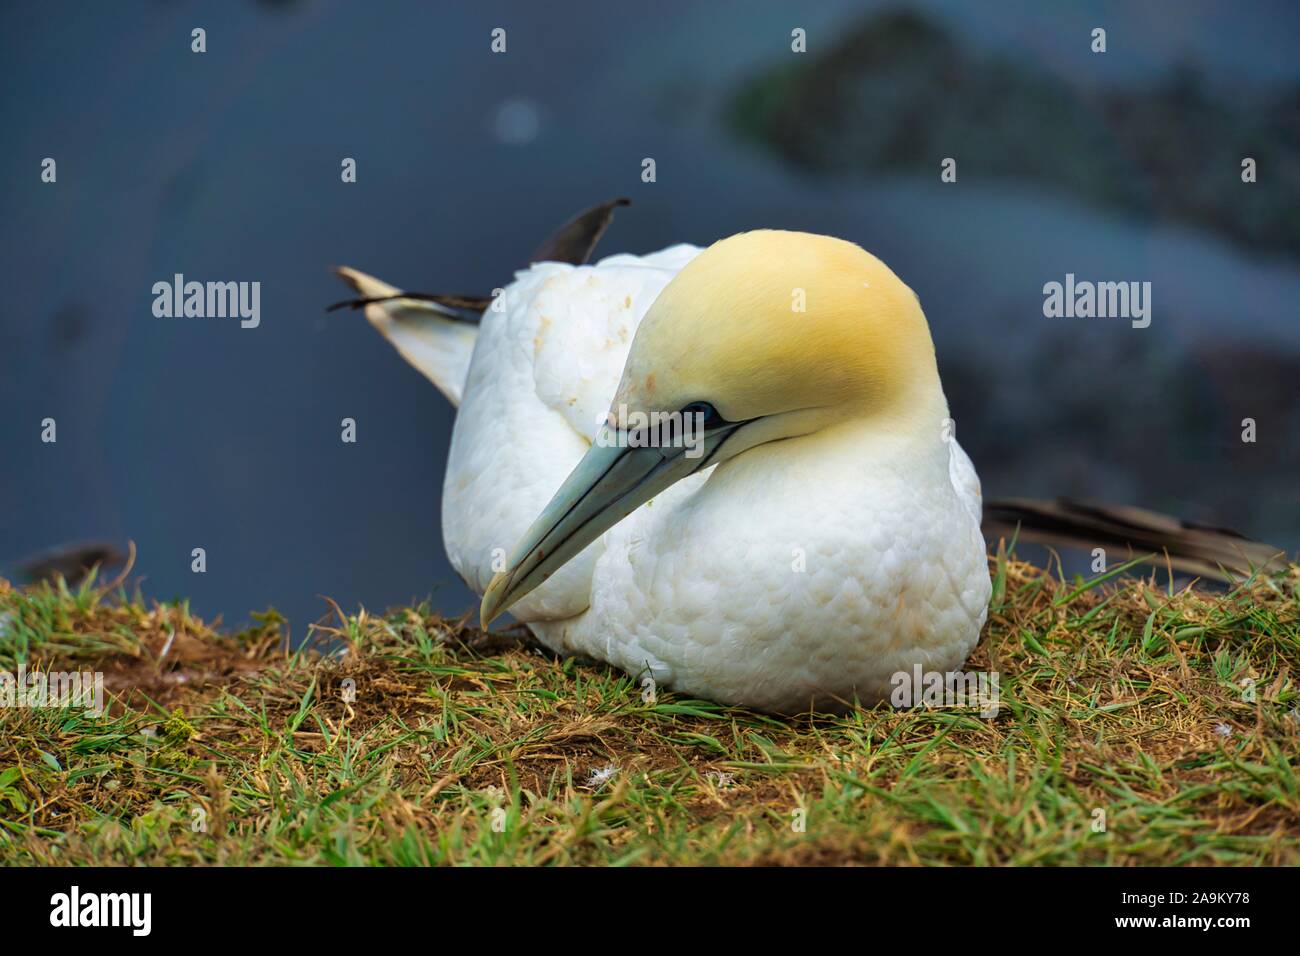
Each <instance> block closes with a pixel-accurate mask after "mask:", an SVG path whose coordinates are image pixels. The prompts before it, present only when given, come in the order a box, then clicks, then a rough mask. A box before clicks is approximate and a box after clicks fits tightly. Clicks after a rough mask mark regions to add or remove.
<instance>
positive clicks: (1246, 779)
mask: <svg viewBox="0 0 1300 956" xmlns="http://www.w3.org/2000/svg"><path fill="white" fill-rule="evenodd" d="M991 561H992V571H993V575H994V580H995V598H994V602H993V610H992V611H991V612H990V620H989V624H988V626H987V628H986V630H985V633H984V636H983V638H982V639H981V642H980V645H979V647H978V648H977V650H976V652H975V654H974V656H973V658H972V660H971V661H970V662H969V664H968V665H967V667H966V669H967V670H968V671H993V672H996V673H997V674H998V675H999V680H1000V687H999V689H1000V697H1001V701H1000V702H1001V707H1000V710H999V712H998V714H997V716H996V717H994V718H991V719H989V718H984V717H981V716H980V715H979V713H978V712H976V711H975V710H973V709H942V708H925V707H920V708H916V709H910V710H895V709H893V708H890V707H888V706H879V707H874V708H858V709H855V710H853V711H851V712H849V713H847V714H845V715H842V716H836V717H828V716H811V715H809V716H803V717H799V718H795V719H778V718H774V717H772V716H769V715H766V714H759V713H754V712H751V711H747V710H743V709H737V708H727V707H721V706H718V705H716V704H713V703H710V702H707V701H699V700H686V699H682V698H678V697H675V696H672V695H670V694H661V695H660V696H659V697H658V698H657V699H651V698H643V694H642V689H641V687H640V686H639V685H637V684H636V683H635V682H634V681H633V680H632V679H630V678H629V677H627V676H626V675H624V674H621V673H619V672H617V671H615V670H613V669H610V668H608V667H605V666H603V665H599V664H593V663H586V662H579V661H573V660H569V661H560V660H556V659H554V658H552V657H550V656H547V655H545V654H542V653H540V652H539V651H538V650H537V649H536V648H535V647H532V646H530V645H529V644H528V642H527V641H526V640H523V639H520V635H519V634H518V633H517V632H516V633H514V634H507V635H506V636H504V637H503V636H501V635H484V634H482V633H481V632H479V631H477V630H476V629H474V628H473V627H471V626H470V625H469V624H468V622H467V620H448V619H446V618H443V617H439V616H437V615H435V614H433V613H431V612H430V610H429V609H428V607H424V606H421V607H415V608H403V609H398V610H395V611H392V612H390V613H388V614H385V615H372V614H370V613H368V612H366V611H365V610H361V611H359V612H358V613H356V614H350V615H349V614H344V613H343V612H341V611H340V612H339V613H338V617H337V622H336V624H334V625H317V626H316V627H315V628H314V629H313V630H314V632H315V633H314V635H313V636H314V637H316V638H317V639H318V640H317V642H316V643H317V645H318V646H325V647H328V646H336V647H337V648H338V649H337V650H335V651H331V652H329V653H324V654H322V653H318V652H299V653H290V652H288V651H287V650H286V648H287V646H288V643H289V642H288V634H287V629H286V623H285V622H284V620H283V619H282V618H280V617H279V615H276V614H275V613H274V612H268V613H266V614H264V615H261V616H259V618H258V619H257V620H258V625H257V626H256V627H255V628H253V629H252V630H250V631H247V632H244V633H241V634H237V635H222V634H219V633H217V632H216V631H215V630H214V629H213V628H212V627H210V626H209V625H207V624H205V623H204V622H203V621H201V620H200V619H198V618H197V617H195V616H194V615H192V614H191V613H190V612H189V610H188V608H187V607H186V606H185V605H184V604H153V605H149V606H146V604H145V602H144V601H143V600H142V599H141V598H140V597H139V595H134V596H129V595H127V594H126V593H125V592H124V591H122V590H121V589H116V590H114V589H112V588H110V587H108V586H101V585H99V584H97V583H96V582H95V581H94V580H93V579H92V580H91V581H90V582H88V583H87V584H85V585H83V586H81V587H79V588H76V589H70V588H69V587H67V585H65V584H63V583H59V584H56V585H49V584H42V585H37V586H34V587H30V588H23V589H19V588H15V587H13V586H11V585H9V584H7V583H6V582H3V581H0V670H6V671H9V672H14V671H16V669H17V668H18V667H20V666H21V667H23V668H25V669H26V670H27V671H28V672H31V671H34V670H53V671H58V670H71V669H78V670H81V669H91V670H99V671H102V672H103V673H104V674H105V682H106V684H107V686H108V688H109V690H110V692H111V698H112V705H111V707H109V709H108V710H107V711H106V712H105V713H103V714H101V715H99V716H94V715H88V714H86V713H84V712H83V711H78V710H58V709H50V708H42V709H26V708H4V707H0V862H4V863H8V864H33V863H37V864H137V863H145V864H203V863H218V864H332V865H352V864H391V865H425V864H460V863H474V864H502V863H509V864H609V865H627V864H783V865H798V864H842V863H867V864H905V865H906V864H998V865H1005V864H1187V863H1193V864H1242V863H1259V864H1286V863H1296V862H1300V785H1298V784H1297V772H1296V767H1295V765H1294V756H1293V755H1294V754H1295V753H1296V748H1297V743H1300V706H1298V705H1300V694H1298V693H1297V688H1296V684H1295V678H1294V676H1293V675H1295V674H1296V673H1297V672H1300V598H1298V596H1297V584H1298V582H1300V568H1296V567H1292V568H1290V570H1289V572H1287V573H1283V574H1277V575H1272V576H1257V577H1255V578H1253V579H1251V580H1249V581H1246V582H1243V583H1241V584H1239V585H1238V586H1236V587H1234V588H1232V589H1230V590H1228V591H1226V592H1225V591H1207V590H1200V589H1196V588H1190V587H1189V588H1186V589H1183V590H1178V591H1176V592H1171V590H1170V589H1169V588H1168V587H1159V586H1157V584H1156V581H1155V579H1154V578H1151V579H1133V578H1126V577H1120V576H1114V575H1111V574H1108V575H1105V576H1103V578H1099V579H1096V580H1092V581H1082V580H1073V581H1063V580H1060V579H1059V578H1057V577H1054V576H1053V575H1052V574H1050V573H1048V572H1046V571H1043V570H1041V569H1037V568H1035V567H1032V566H1030V565H1028V564H1025V563H1022V562H1019V561H1017V560H1015V558H1014V557H1011V556H1008V555H1007V554H1006V553H1005V552H1004V551H1000V552H999V554H998V555H997V556H995V557H994V558H992V559H991ZM1103 822H1104V827H1103V826H1102V823H1103Z"/></svg>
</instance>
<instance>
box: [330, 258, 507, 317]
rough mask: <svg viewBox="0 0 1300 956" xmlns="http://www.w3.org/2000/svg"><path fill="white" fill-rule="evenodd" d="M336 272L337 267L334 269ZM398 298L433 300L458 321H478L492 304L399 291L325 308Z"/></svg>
mask: <svg viewBox="0 0 1300 956" xmlns="http://www.w3.org/2000/svg"><path fill="white" fill-rule="evenodd" d="M334 271H335V272H336V273H337V272H338V270H337V269H335V270H334ZM397 299H411V300H413V301H416V302H432V303H434V304H435V305H438V306H441V307H442V308H441V309H440V310H439V311H441V312H442V313H443V314H444V315H446V316H447V318H449V319H455V320H456V321H458V322H471V323H474V322H478V320H479V319H481V318H482V317H483V310H484V309H486V308H487V307H488V306H489V305H491V304H492V300H491V299H487V298H484V297H482V296H477V295H437V294H435V293H432V292H399V293H397V294H396V295H380V296H373V297H370V298H363V299H344V300H343V301H342V302H335V303H334V304H333V305H330V306H327V307H326V308H325V311H326V312H336V311H338V310H339V309H361V308H365V307H366V306H368V305H371V304H373V303H375V302H393V301H396V300H397Z"/></svg>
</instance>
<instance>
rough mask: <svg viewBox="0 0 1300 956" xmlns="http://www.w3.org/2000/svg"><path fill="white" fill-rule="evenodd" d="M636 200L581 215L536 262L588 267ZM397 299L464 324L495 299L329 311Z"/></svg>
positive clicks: (418, 295)
mask: <svg viewBox="0 0 1300 956" xmlns="http://www.w3.org/2000/svg"><path fill="white" fill-rule="evenodd" d="M630 205H632V200H630V199H626V198H623V197H620V198H618V199H611V200H609V201H608V202H603V203H600V204H599V205H597V206H592V207H591V208H590V209H584V210H583V211H582V212H580V213H578V214H577V215H576V216H574V217H573V218H572V219H570V220H569V221H568V222H566V223H565V224H564V225H563V226H561V227H560V228H559V229H557V230H556V231H555V232H554V233H552V234H551V236H550V238H549V239H547V240H546V241H545V242H544V243H542V246H541V248H540V249H538V250H537V252H535V253H533V259H532V261H533V262H567V263H569V264H570V265H575V266H580V265H585V264H586V262H587V260H588V259H590V258H591V254H592V252H593V251H595V248H596V243H598V242H600V237H601V236H603V235H604V234H605V230H606V229H608V228H609V224H610V223H611V222H613V221H614V210H615V209H617V208H618V207H619V206H630ZM394 299H413V300H415V301H417V302H432V303H434V304H435V305H438V306H441V307H442V310H443V311H444V312H445V313H446V315H447V317H448V318H452V319H457V320H458V321H461V322H477V321H478V320H479V319H481V318H482V317H483V310H484V309H486V308H487V307H488V306H490V305H491V304H492V299H491V298H490V297H488V296H483V295H440V294H437V293H433V292H402V293H400V294H399V295H386V296H379V297H377V298H362V299H344V300H343V301H342V302H335V303H334V304H333V305H331V306H329V307H327V308H326V309H325V311H326V312H334V311H336V310H338V309H362V308H365V307H366V306H368V305H372V304H374V303H376V302H391V301H393V300H394Z"/></svg>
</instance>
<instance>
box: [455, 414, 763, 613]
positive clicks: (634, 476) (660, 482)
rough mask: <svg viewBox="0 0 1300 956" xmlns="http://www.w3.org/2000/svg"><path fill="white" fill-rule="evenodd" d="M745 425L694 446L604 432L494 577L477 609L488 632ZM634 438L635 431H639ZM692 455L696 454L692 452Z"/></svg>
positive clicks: (725, 426)
mask: <svg viewBox="0 0 1300 956" xmlns="http://www.w3.org/2000/svg"><path fill="white" fill-rule="evenodd" d="M741 424H744V423H732V422H723V423H721V424H719V425H716V426H713V427H709V428H702V429H701V432H702V433H701V434H700V435H699V440H698V442H697V443H696V444H694V445H686V446H681V447H639V448H638V447H629V444H635V440H634V439H633V440H629V433H628V432H620V431H618V430H616V429H614V428H611V427H610V426H609V425H605V426H604V427H602V429H601V431H600V434H599V435H597V436H596V440H595V442H593V443H592V446H591V448H590V449H588V451H587V454H586V455H584V456H583V458H582V461H580V462H578V466H577V467H576V468H574V469H573V472H572V473H571V474H570V475H569V477H568V478H566V479H565V481H564V484H563V485H561V486H560V490H559V491H557V492H556V493H555V497H554V498H552V499H551V502H550V504H548V505H547V506H546V508H545V510H543V511H542V513H541V515H540V516H539V517H538V519H537V520H536V521H534V522H533V525H532V527H531V528H529V529H528V531H527V533H525V534H524V537H523V539H522V540H521V541H520V542H519V543H518V544H517V545H516V546H515V549H514V552H513V553H512V554H511V555H510V560H509V563H508V566H507V568H506V570H505V571H502V572H500V573H498V574H497V575H496V576H495V577H493V578H492V582H491V584H489V585H488V589H487V592H486V593H485V594H484V595H483V604H482V606H481V607H480V609H479V615H480V619H481V621H482V625H483V627H485V628H486V627H487V626H488V625H489V624H491V623H492V622H493V621H494V620H496V618H497V617H499V616H500V615H501V614H503V613H505V611H506V610H508V609H509V608H510V606H511V605H512V604H514V603H515V602H516V601H518V600H519V599H520V598H522V597H523V596H524V595H525V594H527V593H528V592H529V591H531V590H533V588H535V587H537V586H538V585H539V584H541V583H542V582H544V581H545V580H546V579H547V578H548V577H550V576H551V575H552V574H554V573H555V572H556V571H558V570H559V569H560V568H561V567H563V566H564V565H565V564H566V563H567V562H568V561H569V560H570V559H571V558H572V557H574V556H575V555H576V554H578V553H579V552H580V551H582V549H583V548H585V547H586V546H587V545H589V544H590V543H591V542H592V541H594V540H596V538H598V537H600V535H602V534H604V533H605V532H606V531H607V530H609V529H610V528H612V527H613V526H614V525H616V524H618V523H619V522H620V521H622V520H623V519H624V518H626V517H627V516H628V515H630V514H631V513H632V512H633V511H635V510H636V508H637V507H638V506H639V505H641V504H643V503H644V502H646V501H648V500H649V499H651V498H653V497H654V496H655V495H657V494H659V492H661V491H663V490H664V489H665V488H667V487H669V486H670V485H672V484H674V483H676V482H678V481H681V480H682V479H683V478H685V477H686V476H687V475H690V474H692V473H694V472H696V471H699V470H700V469H701V468H704V467H706V466H707V465H708V464H710V462H711V461H712V460H713V459H714V458H715V455H716V452H717V450H718V449H719V448H720V447H721V446H722V444H723V443H724V442H725V441H726V440H727V439H728V438H730V437H731V436H732V435H733V434H734V433H735V431H736V429H737V428H739V427H740V425H741ZM633 434H635V433H633ZM687 452H690V454H688V453H687Z"/></svg>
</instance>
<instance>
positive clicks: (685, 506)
mask: <svg viewBox="0 0 1300 956" xmlns="http://www.w3.org/2000/svg"><path fill="white" fill-rule="evenodd" d="M604 221H605V222H607V221H608V215H607V214H606V216H605V218H604ZM601 228H602V229H603V225H602V227H601ZM597 235H598V233H597ZM593 244H594V238H593ZM585 258H586V256H585V254H584V255H582V256H581V257H579V261H585ZM338 271H339V274H340V275H341V276H342V277H343V278H344V279H346V280H347V281H348V282H349V283H350V284H351V285H352V286H353V287H354V288H355V289H356V290H357V292H358V293H359V294H360V295H362V296H363V297H364V298H363V299H362V300H359V301H358V302H357V303H353V304H361V305H364V307H365V314H366V316H367V318H368V319H369V321H370V322H371V323H372V324H373V325H374V326H375V327H376V328H378V329H379V331H380V332H382V333H383V334H384V335H385V336H386V337H387V338H388V339H389V340H390V341H391V342H392V343H393V344H394V345H395V346H396V347H397V348H398V350H399V351H400V352H401V353H402V355H403V356H404V357H405V358H406V359H407V360H408V361H409V362H411V364H413V365H415V366H416V367H417V368H418V369H419V370H420V371H421V372H423V373H424V374H425V375H426V376H427V377H428V378H430V379H431V380H432V381H433V382H434V384H435V385H437V387H438V388H439V389H440V390H441V391H442V393H443V394H444V395H445V396H446V397H447V398H448V399H449V400H451V401H452V402H453V404H457V405H458V406H459V412H458V413H457V416H456V422H455V426H454V430H453V433H452V440H451V451H450V455H449V457H448V461H447V473H446V480H445V482H444V485H443V498H442V517H443V534H444V543H445V546H446V549H447V554H448V557H449V558H450V561H451V564H452V566H453V567H454V568H455V569H456V570H457V572H458V573H459V574H460V575H461V577H462V578H464V580H465V581H466V583H468V585H469V586H470V587H471V588H473V589H474V590H475V592H476V593H478V594H481V595H483V604H482V611H481V613H482V618H483V622H484V624H485V625H486V624H488V623H490V622H491V621H492V620H493V619H494V618H496V617H497V616H498V615H499V614H501V613H503V612H504V611H506V610H507V609H509V610H510V611H511V612H512V613H513V614H514V616H515V617H516V618H518V619H519V620H520V621H523V622H525V623H526V624H527V626H528V627H529V628H530V629H531V631H532V632H533V633H534V634H535V635H536V636H537V638H538V639H539V640H540V641H541V642H542V643H543V644H545V645H546V646H547V647H549V648H551V649H552V650H554V651H556V652H558V653H560V654H564V655H584V656H588V657H592V658H596V659H598V660H603V661H607V662H608V663H610V664H613V665H615V666H617V667H619V668H622V669H623V670H624V671H626V672H628V673H629V674H631V675H633V676H634V677H635V678H637V679H642V680H644V679H645V678H647V677H648V678H652V679H653V680H654V681H655V682H656V684H657V685H658V686H662V687H666V688H670V689H673V690H675V691H677V692H679V693H682V694H686V695H690V696H696V697H702V698H707V699H711V700H714V701H718V702H721V703H724V704H736V705H745V706H749V707H753V708H757V709H760V710H766V711H772V712H778V713H792V712H797V711H801V710H806V709H808V708H809V707H810V706H811V707H813V708H817V709H842V708H844V707H846V706H850V705H851V704H852V703H853V702H854V701H855V700H856V701H860V702H862V703H868V704H869V703H873V702H876V701H879V700H882V699H886V698H887V697H888V694H889V690H890V681H891V676H892V675H894V674H896V673H898V672H903V671H906V672H911V671H912V670H913V668H914V667H916V666H917V665H920V666H921V668H922V669H923V670H925V671H939V672H948V671H952V670H954V669H956V668H959V667H960V666H961V664H962V663H963V662H964V661H965V659H966V657H967V656H968V655H969V654H970V652H971V650H972V648H973V647H974V646H975V644H976V641H977V640H978V638H979V634H980V629H981V627H982V626H983V624H984V621H985V618H986V616H987V613H988V611H987V609H988V601H989V596H990V591H991V583H990V578H989V571H988V559H987V553H986V550H985V543H984V538H983V536H982V535H981V532H980V508H981V502H980V486H979V481H978V479H977V477H976V474H975V469H974V467H973V465H972V464H971V461H970V459H969V458H968V457H967V455H966V453H965V452H964V451H963V450H962V448H961V446H960V445H959V444H958V443H957V441H956V438H955V436H954V435H953V432H952V428H951V420H950V418H949V412H948V405H947V401H946V399H945V397H944V393H943V389H942V387H941V384H940V381H939V373H938V368H937V366H936V363H935V354H934V346H933V343H932V342H931V338H930V331H929V327H928V325H927V322H926V318H925V315H924V313H923V312H922V310H921V305H920V302H919V300H918V298H917V296H916V295H915V294H914V293H913V292H912V290H911V289H909V288H908V287H907V286H906V285H905V284H904V283H903V282H902V281H901V280H900V279H899V278H898V277H897V276H896V275H895V274H894V273H893V272H892V271H890V269H889V268H888V266H886V265H885V264H884V263H883V262H881V261H880V260H879V259H877V258H876V257H875V256H873V255H871V254H870V253H868V252H866V251H864V250H863V249H862V248H860V247H859V246H857V245H854V244H853V243H850V242H846V241H844V240H841V239H835V238H831V237H828V236H820V235H812V234H808V233H801V232H785V231H779V230H757V231H753V232H746V233H741V234H739V235H735V236H732V237H730V238H727V239H723V240H721V241H719V242H716V243H714V244H713V245H712V246H709V247H708V248H707V249H704V250H701V249H699V248H697V247H695V246H691V245H676V246H672V247H670V248H667V249H664V250H662V251H659V252H655V253H651V254H649V255H645V256H633V255H615V256H610V257H608V258H605V259H602V260H601V261H599V262H598V263H596V264H595V265H574V264H569V263H561V262H537V263H535V264H534V265H532V266H531V267H530V268H528V269H526V270H524V271H521V272H518V273H517V274H516V276H515V280H514V282H513V283H511V284H510V285H509V286H507V287H506V288H505V289H504V290H503V292H502V293H501V294H500V296H499V297H498V299H497V300H496V302H495V303H494V304H493V305H492V306H490V307H487V308H486V309H485V310H484V311H483V313H482V319H481V322H480V323H479V324H478V325H477V326H476V325H473V324H470V323H468V322H465V321H462V318H463V315H462V314H461V311H460V308H459V305H463V304H464V303H463V301H461V302H457V301H452V300H449V299H448V298H446V297H429V296H424V297H420V298H410V297H407V296H405V295H404V294H403V293H402V292H401V291H400V290H398V289H396V288H394V287H392V286H389V285H387V284H385V283H383V282H380V281H378V280H376V279H374V278H372V277H370V276H367V275H365V274H363V273H360V272H357V271H356V270H353V269H346V268H345V269H340V270H338ZM430 300H433V301H430ZM471 304H473V303H471ZM638 412H639V413H643V414H645V415H647V416H649V415H650V414H652V413H656V412H658V413H685V414H686V415H689V416H691V417H690V419H688V421H691V422H697V423H702V426H703V431H702V433H699V434H696V435H695V436H694V437H695V438H696V443H695V444H694V445H692V446H690V447H686V446H685V443H684V442H683V441H681V440H680V439H681V438H682V437H683V436H682V435H681V434H677V435H676V438H677V439H678V440H677V441H668V442H662V441H661V442H658V443H655V444H650V445H648V446H646V444H645V443H646V442H647V441H653V439H654V435H651V434H650V432H649V430H647V429H640V428H638V427H637V426H636V425H635V424H633V425H631V426H628V425H627V423H628V422H639V421H640V419H637V418H636V417H635V415H636V413H638ZM655 434H660V433H655ZM637 446H640V447H637ZM688 451H694V452H696V453H695V454H688V453H687V452H688Z"/></svg>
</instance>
